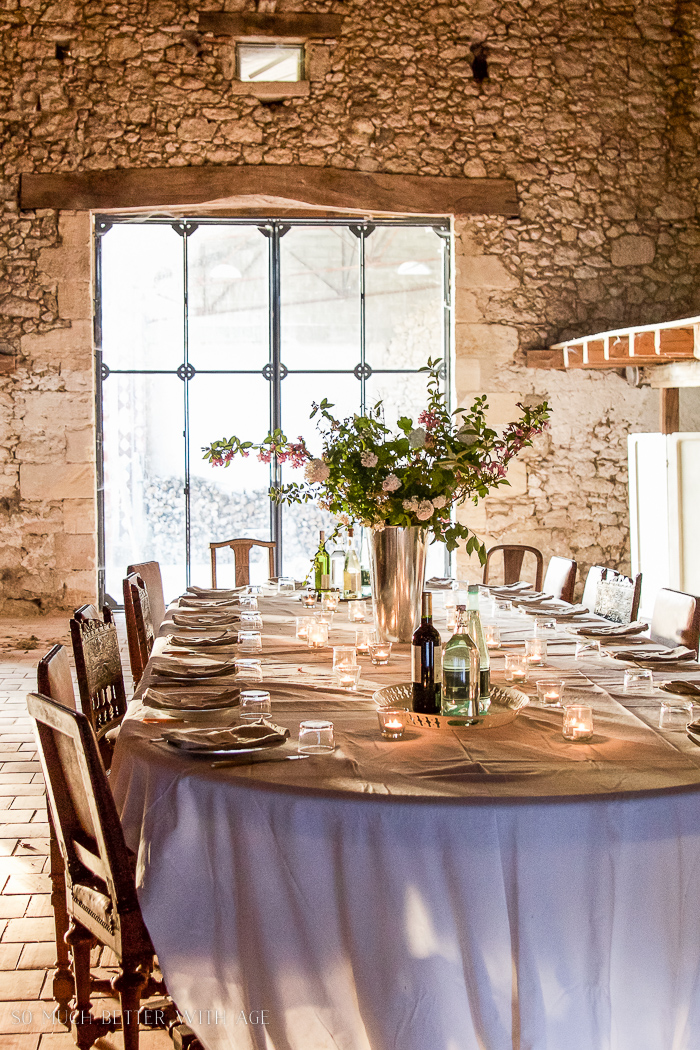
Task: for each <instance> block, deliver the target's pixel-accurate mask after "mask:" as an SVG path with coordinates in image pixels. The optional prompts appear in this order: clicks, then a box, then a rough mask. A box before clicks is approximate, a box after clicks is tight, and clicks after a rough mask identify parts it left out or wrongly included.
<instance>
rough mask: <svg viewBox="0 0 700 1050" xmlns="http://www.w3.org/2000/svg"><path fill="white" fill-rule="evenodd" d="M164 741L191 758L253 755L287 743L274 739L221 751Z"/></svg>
mask: <svg viewBox="0 0 700 1050" xmlns="http://www.w3.org/2000/svg"><path fill="white" fill-rule="evenodd" d="M165 742H166V744H167V745H168V747H170V748H171V749H172V750H173V751H179V752H180V754H181V755H192V757H193V758H222V757H223V758H231V757H232V756H235V755H254V754H256V753H258V752H260V751H272V750H273V749H274V748H276V747H279V746H280V744H286V743H287V741H286V740H276V741H275V742H274V743H273V744H264V745H263V746H262V747H226V748H224V749H223V750H222V751H193V750H192V749H191V748H187V749H185V748H184V747H178V746H177V745H176V744H171V743H170V741H169V740H166V741H165Z"/></svg>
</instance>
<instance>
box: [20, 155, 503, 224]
mask: <svg viewBox="0 0 700 1050" xmlns="http://www.w3.org/2000/svg"><path fill="white" fill-rule="evenodd" d="M261 197H265V198H270V197H272V198H275V199H276V200H279V201H285V202H287V203H289V202H294V203H299V204H311V205H317V206H320V207H324V208H329V209H333V208H338V209H351V210H354V211H362V212H366V213H373V212H386V213H389V214H397V215H426V216H428V215H518V212H519V209H518V200H517V196H516V191H515V183H514V182H511V181H510V180H509V179H463V178H456V179H455V178H443V177H440V176H430V175H426V176H423V175H394V174H391V175H390V174H380V173H377V172H371V173H370V172H362V171H348V170H343V169H339V168H312V167H305V166H301V165H278V164H269V165H265V164H261V165H246V164H240V165H231V166H230V167H217V166H211V167H207V166H204V165H202V166H198V167H191V168H119V169H112V170H108V171H83V172H79V173H71V174H45V175H37V174H24V175H22V176H21V181H20V208H22V209H23V210H28V209H35V208H53V209H58V210H67V211H109V210H114V209H120V208H173V207H187V206H190V205H195V204H211V203H213V202H215V201H229V200H231V199H232V198H235V199H241V198H244V199H247V200H248V202H249V201H250V199H251V198H261Z"/></svg>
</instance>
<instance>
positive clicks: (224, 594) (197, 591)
mask: <svg viewBox="0 0 700 1050" xmlns="http://www.w3.org/2000/svg"><path fill="white" fill-rule="evenodd" d="M242 590H243V587H229V588H223V587H217V588H213V587H188V588H187V594H194V595H195V596H196V597H197V598H235V597H237V595H239V594H240V592H241V591H242ZM182 597H183V598H184V597H186V595H183V596H182Z"/></svg>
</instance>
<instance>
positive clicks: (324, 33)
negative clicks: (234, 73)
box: [199, 11, 343, 40]
mask: <svg viewBox="0 0 700 1050" xmlns="http://www.w3.org/2000/svg"><path fill="white" fill-rule="evenodd" d="M342 28H343V16H342V15H317V14H296V13H295V14H292V13H290V14H287V15H277V14H274V15H269V14H240V15H239V14H226V13H225V12H223V11H207V12H202V13H201V14H200V16H199V29H200V32H202V33H213V34H214V35H215V36H233V37H246V36H272V37H292V38H293V37H304V38H306V39H307V40H314V39H319V38H324V39H326V38H330V37H337V36H339V35H340V32H341V30H342Z"/></svg>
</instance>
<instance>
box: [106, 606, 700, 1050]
mask: <svg viewBox="0 0 700 1050" xmlns="http://www.w3.org/2000/svg"><path fill="white" fill-rule="evenodd" d="M436 604H438V605H439V600H438V601H437V602H436ZM260 609H261V613H262V617H263V621H264V628H263V651H262V653H261V654H260V655H261V658H262V661H263V673H264V680H263V682H262V683H258V682H250V683H246V682H241V683H240V684H241V685H242V686H245V685H251V686H254V687H259V686H262V688H265V689H268V690H269V691H270V694H271V697H272V720H273V721H274V722H275V723H276V724H278V725H280V726H284V727H287V728H288V729H289V730H290V731H291V741H290V743H288V744H285V745H284V746H283V748H282V749H279V750H280V752H281V753H284V750H285V749H286V750H287V751H288V752H290V753H291V752H293V751H294V749H295V738H296V733H297V729H298V725H299V722H300V721H301V720H302V719H305V718H309V717H323V718H328V719H330V720H331V721H332V722H333V724H334V728H335V740H336V749H335V751H334V752H333V753H330V754H325V755H315V756H313V757H311V758H308V759H306V760H303V761H259V762H257V761H256V762H254V763H250V764H245V765H240V766H238V765H236V766H226V767H223V768H221V767H218V768H214V765H213V763H212V762H211V761H210V760H207V759H206V758H204V759H203V758H201V757H193V756H191V755H188V754H184V753H182V752H181V751H178V750H177V749H175V748H173V747H171V746H169V745H168V744H167V742H163V741H162V740H159V739H157V738H158V737H159V736H160V735H161V733H162V730H163V725H162V723H157V722H155V721H152V720H151V719H153V718H154V717H159V716H160V715H162V712H160V713H159V712H155V711H154V710H153V709H151V708H148V707H146V705H145V704H144V702H143V693H144V690H145V689H146V688H147V687H148V686H149V685H151V686H152V685H154V683H155V684H158V679H157V675H156V673H155V671H154V670H153V667H152V661H151V663H150V664H149V667H148V668H147V670H146V673H145V676H144V679H143V680H142V682H141V685H140V687H139V689H138V690H137V692H136V694H135V696H134V699H133V700H132V701H131V703H130V705H129V710H128V712H127V716H126V718H125V720H124V723H123V725H122V729H121V732H120V734H119V738H118V741H117V745H116V750H115V755H114V760H113V765H112V773H111V777H110V780H111V785H112V790H113V793H114V796H115V799H116V801H117V805H118V808H119V810H120V814H121V819H122V824H123V827H124V832H125V836H126V840H127V843H128V845H129V846H130V847H131V848H132V849H134V850H135V851H137V854H138V862H137V885H138V892H139V900H140V902H141V907H142V911H143V915H144V919H145V921H146V925H147V927H148V929H149V931H150V933H151V936H152V939H153V943H154V946H155V949H156V952H157V954H158V958H159V961H160V965H161V968H162V970H163V973H164V976H165V980H166V983H167V986H168V989H169V991H170V993H171V995H172V996H173V998H174V1000H175V1002H176V1003H177V1004H178V1007H179V1009H180V1011H181V1013H182V1014H183V1017H184V1018H185V1019H186V1020H187V1021H188V1023H189V1024H190V1025H191V1027H192V1028H193V1029H194V1031H195V1032H196V1034H197V1035H198V1037H199V1038H200V1039H201V1041H202V1042H203V1043H204V1045H205V1046H206V1047H207V1050H249V1048H256V1050H258V1048H259V1050H262V1048H265V1050H515V1048H518V1050H525V1048H527V1050H697V1048H700V907H698V896H699V892H698V891H699V887H700V748H698V747H697V745H696V744H695V743H694V742H693V741H692V740H691V739H689V738H688V737H687V736H686V734H685V731H684V729H683V727H681V728H679V729H674V730H671V731H667V730H660V729H659V728H658V722H659V700H660V696H659V695H654V696H643V695H635V694H634V693H625V692H623V688H622V677H623V671H624V668H625V667H626V666H628V664H625V663H622V662H620V661H619V660H615V659H613V658H612V657H610V656H603V657H595V656H594V657H592V658H585V659H583V660H578V661H577V660H575V659H574V649H575V644H576V635H575V634H574V632H573V628H571V629H568V628H567V629H566V630H564V629H562V630H559V631H557V632H556V633H555V634H554V635H551V636H550V641H549V652H548V656H547V666H546V668H544V669H543V670H542V671H541V672H540V671H537V672H536V673H534V674H531V675H530V680H529V681H528V682H527V683H526V685H525V686H524V687H522V688H524V690H525V691H526V692H527V693H528V694H529V695H530V696H531V698H532V701H531V703H530V704H528V705H527V706H526V707H524V708H523V709H522V710H521V711H519V713H518V715H517V717H516V718H515V719H514V720H513V721H511V722H509V723H508V724H507V725H500V726H495V727H494V728H493V729H476V730H474V728H473V727H472V728H471V729H470V728H467V729H464V728H461V727H455V728H454V729H450V730H448V731H444V730H442V731H437V730H434V729H422V728H417V727H409V730H408V731H407V733H406V734H405V736H404V738H403V739H401V740H398V741H388V740H384V739H382V738H381V736H380V733H379V727H378V723H377V715H376V707H375V703H374V701H373V699H372V697H373V694H374V692H375V690H376V689H378V688H381V687H383V686H386V685H391V684H399V683H403V682H406V681H408V680H410V654H409V648H410V647H409V646H407V645H399V646H396V645H395V646H394V649H393V653H392V656H391V660H390V662H389V664H388V665H387V666H383V667H382V666H373V665H372V664H371V663H370V662H369V660H368V659H367V658H361V659H360V662H361V665H362V674H361V679H360V683H359V687H358V690H357V692H355V693H347V692H343V691H342V690H339V689H338V688H337V686H336V685H335V684H334V682H333V680H332V676H331V658H332V654H331V649H330V648H326V649H322V650H310V649H309V648H308V647H307V646H306V644H305V643H304V642H303V641H302V640H300V639H298V638H296V637H295V631H294V625H295V616H298V615H301V614H302V613H303V612H304V610H303V609H302V608H301V606H300V604H299V600H298V597H297V596H284V595H280V596H273V595H270V596H268V597H263V598H261V599H260ZM172 615H173V610H172V608H171V610H170V611H169V612H168V615H167V617H166V620H165V622H164V624H163V626H162V628H161V631H160V636H159V638H158V639H157V641H156V645H155V648H154V654H156V655H157V654H158V653H159V652H161V651H162V649H163V647H164V646H165V645H166V642H167V638H168V636H169V635H171V634H172V633H173V630H174V628H173V623H172ZM441 617H442V614H441V613H440V612H439V611H438V614H437V615H436V625H437V626H438V628H440V630H441V633H442V636H443V640H446V638H447V637H448V634H449V632H447V631H446V629H445V621H444V618H441ZM499 623H500V627H501V634H502V637H503V638H504V639H505V642H504V644H505V646H506V648H502V649H499V650H494V651H493V652H492V654H491V659H492V679H493V680H494V681H496V682H499V681H502V679H503V657H504V655H505V653H506V652H510V651H512V649H511V648H508V646H509V645H510V646H512V644H513V643H518V642H522V640H523V639H524V637H526V636H529V635H531V634H532V624H533V619H532V617H528V616H527V615H526V614H521V615H512V614H509V615H507V616H506V617H505V618H502V619H500V620H499ZM562 627H563V625H562ZM354 628H355V625H354V624H352V623H349V622H348V619H347V611H346V607H344V606H343V605H342V604H341V606H340V608H339V611H338V612H337V613H336V615H335V618H334V622H333V625H332V628H331V633H330V642H329V645H330V646H332V645H340V644H347V643H348V642H351V641H354ZM175 630H176V631H177V630H178V629H177V628H175ZM637 644H638V645H639V649H640V653H641V652H642V651H643V650H644V648H645V643H644V642H641V643H639V642H638V643H637ZM606 648H608V645H607V643H606ZM246 655H248V654H246ZM539 677H554V678H559V679H561V680H564V681H566V682H567V683H569V684H573V685H575V687H576V689H577V692H578V693H579V695H580V696H581V697H584V698H585V699H586V702H587V703H589V704H590V705H591V706H592V707H593V711H594V719H595V726H594V736H593V738H592V740H591V741H590V742H589V743H581V742H570V741H567V740H565V739H564V738H563V736H562V710H561V709H560V708H548V707H545V706H543V705H541V704H538V703H537V702H536V690H535V686H534V682H535V680H536V679H537V678H539ZM655 677H656V678H657V680H658V681H661V680H663V679H664V678H674V679H676V678H684V679H687V680H690V681H699V680H700V667H699V666H698V664H697V663H696V662H694V661H693V662H692V663H684V664H679V665H678V666H676V667H670V668H668V669H665V668H664V669H663V670H662V671H655ZM234 681H235V679H234ZM187 688H190V687H189V686H188V687H187ZM199 688H200V686H199V685H198V684H196V683H195V684H193V685H192V686H191V690H192V692H193V693H196V691H197V689H199ZM235 717H236V711H235V709H234V710H233V711H232V713H231V715H230V716H229V721H231V720H235ZM144 719H145V720H144ZM201 724H202V723H201V722H198V723H197V725H201ZM278 757H281V754H280V755H279V756H278Z"/></svg>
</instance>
